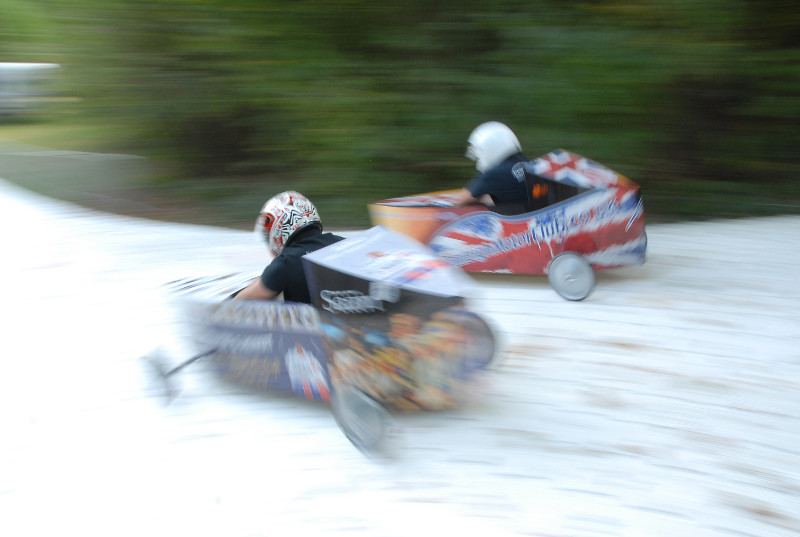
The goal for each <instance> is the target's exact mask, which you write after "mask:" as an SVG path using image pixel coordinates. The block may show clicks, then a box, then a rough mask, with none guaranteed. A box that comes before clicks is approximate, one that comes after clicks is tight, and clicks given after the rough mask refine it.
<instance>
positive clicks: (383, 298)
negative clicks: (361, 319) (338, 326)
mask: <svg viewBox="0 0 800 537" xmlns="http://www.w3.org/2000/svg"><path fill="white" fill-rule="evenodd" d="M369 290H370V292H369V295H365V294H364V293H362V292H361V291H355V290H346V291H329V290H323V291H321V292H320V298H321V299H322V300H323V304H322V308H323V309H324V310H326V311H330V312H331V313H334V314H336V313H370V312H373V311H384V308H383V303H384V302H397V301H398V300H400V289H398V288H397V287H395V286H392V285H387V284H385V283H383V282H371V283H370V286H369Z"/></svg>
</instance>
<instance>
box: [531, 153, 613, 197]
mask: <svg viewBox="0 0 800 537" xmlns="http://www.w3.org/2000/svg"><path fill="white" fill-rule="evenodd" d="M529 169H531V171H532V172H533V173H535V174H536V175H540V176H542V177H547V178H549V179H554V180H556V181H558V182H560V183H565V184H568V185H573V186H579V187H583V188H597V187H605V186H614V185H616V184H617V183H618V181H619V180H620V179H624V178H623V177H622V176H621V175H619V174H618V173H616V172H615V171H613V170H611V169H610V168H607V167H605V166H603V165H602V164H598V163H597V162H594V161H593V160H589V159H587V158H585V157H582V156H580V155H576V154H575V153H570V152H569V151H565V150H563V149H557V150H555V151H552V152H550V153H548V154H547V155H544V156H543V157H539V158H537V159H535V160H533V161H532V162H531V163H530V164H529Z"/></svg>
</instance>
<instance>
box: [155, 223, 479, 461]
mask: <svg viewBox="0 0 800 537" xmlns="http://www.w3.org/2000/svg"><path fill="white" fill-rule="evenodd" d="M303 263H304V268H305V271H306V274H307V277H308V281H309V284H310V290H311V295H312V297H313V300H314V304H313V305H311V304H299V303H291V302H282V301H256V300H230V299H229V298H230V296H231V295H232V294H235V292H237V291H238V290H239V289H241V288H242V287H244V286H245V285H246V284H247V283H249V282H250V281H251V279H252V277H253V276H254V275H253V274H250V275H243V274H231V275H225V276H219V277H204V278H193V279H182V280H178V281H174V282H171V283H170V284H169V285H168V288H169V291H170V295H171V296H172V298H174V300H175V304H176V306H177V311H178V312H179V313H180V316H181V320H182V321H183V322H184V323H185V328H186V330H184V334H183V335H186V336H188V337H187V338H186V339H187V341H186V342H187V343H188V344H189V346H190V347H193V348H194V351H195V352H196V354H194V356H193V357H192V358H190V359H189V360H187V361H185V362H183V363H182V364H180V365H178V366H177V367H173V368H172V369H167V368H166V367H164V365H163V364H159V363H158V362H157V361H156V362H155V363H154V364H153V365H155V366H156V367H157V368H158V369H159V374H160V375H161V377H162V378H163V379H169V378H170V377H171V376H172V375H173V374H175V373H177V372H178V371H179V370H181V369H182V368H183V367H185V366H186V365H188V364H189V363H192V362H194V361H196V360H198V359H200V358H202V357H206V356H208V357H209V360H210V363H211V364H212V369H213V370H214V371H215V372H216V373H218V374H219V375H221V376H222V377H223V378H224V379H226V380H228V381H232V382H234V383H236V384H239V385H242V386H245V387H247V388H251V389H256V390H266V391H284V392H288V393H293V394H295V395H297V396H299V397H302V398H305V399H313V400H319V401H323V402H327V403H330V404H331V406H332V409H333V415H334V418H335V420H336V422H337V423H338V425H339V426H340V428H341V429H342V431H343V432H344V434H345V435H346V436H347V438H348V439H349V440H350V441H351V442H352V443H353V444H354V445H355V446H356V447H357V448H359V449H360V450H362V451H364V452H368V453H372V452H380V451H381V450H382V448H383V447H384V444H385V438H386V430H387V424H388V423H390V421H393V420H390V413H393V412H402V411H407V410H421V409H422V410H438V409H447V408H453V407H455V406H457V405H458V403H459V401H464V400H465V398H468V397H469V396H470V385H471V382H472V381H473V380H474V379H473V376H474V375H475V374H476V373H478V372H480V371H481V370H482V369H483V368H485V367H486V366H487V365H488V364H489V363H490V361H491V360H492V358H493V356H494V351H495V340H494V336H493V334H492V331H491V330H490V328H489V326H488V325H487V324H486V322H485V321H484V320H483V319H481V317H480V316H478V315H476V314H475V313H473V312H471V311H469V310H468V309H467V308H466V307H465V298H464V296H463V292H464V291H465V290H466V289H467V288H468V287H469V286H470V285H471V281H470V278H469V277H468V276H467V275H466V274H465V273H464V272H463V271H461V270H460V269H458V268H456V267H453V266H452V265H449V264H447V263H444V262H442V261H441V260H439V259H437V258H436V257H434V256H432V254H431V253H430V252H429V251H428V250H427V249H426V248H424V247H423V246H422V245H420V244H419V243H417V242H415V241H413V240H411V239H409V238H408V237H406V236H404V235H401V234H399V233H395V232H392V231H389V230H386V229H385V228H382V227H374V228H372V229H370V230H368V231H365V232H362V233H360V234H358V235H356V236H354V237H351V238H347V239H345V240H343V241H340V242H338V243H336V244H334V245H331V246H329V247H327V248H323V249H322V250H318V251H316V252H312V253H310V254H307V255H306V256H305V257H304V258H303Z"/></svg>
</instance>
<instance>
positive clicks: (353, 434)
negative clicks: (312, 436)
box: [331, 387, 389, 454]
mask: <svg viewBox="0 0 800 537" xmlns="http://www.w3.org/2000/svg"><path fill="white" fill-rule="evenodd" d="M331 406H332V407H333V415H334V417H335V418H336V422H337V423H338V424H339V427H340V428H341V429H342V432H344V435H345V436H346V437H347V439H348V440H350V442H352V444H353V445H354V446H355V447H357V448H358V449H359V450H360V451H363V452H365V453H371V454H374V453H378V452H380V451H381V450H382V448H383V443H384V440H385V438H386V431H387V429H388V426H389V413H388V412H387V411H386V409H385V408H383V406H382V405H381V404H380V403H379V402H378V401H376V400H375V399H373V398H372V397H370V396H369V395H367V394H366V393H364V392H362V391H361V390H359V389H357V388H352V387H346V388H341V389H338V390H336V391H334V392H333V396H332V400H331Z"/></svg>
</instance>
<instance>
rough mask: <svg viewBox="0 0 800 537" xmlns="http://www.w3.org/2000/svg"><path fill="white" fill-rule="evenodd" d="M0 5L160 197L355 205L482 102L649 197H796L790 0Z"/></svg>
mask: <svg viewBox="0 0 800 537" xmlns="http://www.w3.org/2000/svg"><path fill="white" fill-rule="evenodd" d="M4 4H6V6H5V8H4V16H3V19H2V20H0V51H2V52H4V55H5V56H6V57H8V56H10V55H12V54H13V55H14V57H17V58H20V57H22V60H20V61H48V62H51V61H56V62H59V63H62V64H63V65H64V66H66V68H67V69H66V73H67V77H68V78H67V80H66V87H67V88H68V91H70V92H71V93H72V94H74V95H76V96H79V97H80V99H81V100H80V106H79V107H78V109H76V110H75V111H74V116H73V119H74V117H80V118H81V119H82V120H94V121H97V122H99V123H102V124H105V125H107V126H108V127H109V139H110V140H114V141H116V143H118V144H119V145H120V146H124V147H125V148H126V149H127V150H128V151H137V152H139V153H140V154H145V155H149V156H153V157H157V158H160V159H164V160H167V161H169V162H172V163H173V164H174V168H173V169H174V172H173V173H172V174H170V175H169V176H167V177H159V178H157V181H156V182H158V184H159V185H160V186H161V187H163V188H164V189H166V190H169V189H170V187H171V188H173V189H174V190H175V192H181V193H182V195H186V196H193V195H197V196H200V197H202V196H203V195H204V194H203V192H205V195H206V197H209V198H213V201H214V202H215V203H224V202H225V200H226V199H228V198H230V199H233V198H236V197H237V196H243V195H245V193H246V196H247V197H248V198H250V199H252V198H255V199H256V200H258V202H257V203H255V205H259V203H260V201H261V200H263V199H265V198H266V197H269V196H270V195H271V194H273V193H275V192H277V191H279V190H281V189H285V188H296V189H298V190H301V191H303V192H304V193H306V194H308V195H309V196H310V197H312V199H314V200H315V201H317V203H318V204H322V205H325V211H324V212H325V213H327V214H328V215H330V216H329V220H331V219H332V220H333V221H334V222H336V223H337V224H346V223H352V224H357V225H363V223H364V222H365V221H366V210H365V208H364V204H365V203H367V202H369V201H373V200H376V199H381V198H385V197H388V196H395V195H403V194H411V193H417V192H422V191H430V190H440V189H445V188H455V187H459V186H461V185H462V184H463V183H464V182H465V181H466V180H467V179H468V178H469V176H470V175H471V174H472V173H473V170H472V169H471V165H472V164H471V162H470V161H468V160H466V159H465V158H464V157H463V154H464V144H465V140H466V137H467V135H468V134H469V132H470V130H471V129H472V128H473V127H475V126H476V125H477V124H479V123H481V122H483V121H486V120H490V119H494V120H499V121H503V122H505V123H507V124H508V125H509V126H511V127H512V129H514V130H515V132H516V133H517V135H518V136H519V138H520V140H521V141H522V144H523V148H524V150H525V153H526V154H527V155H528V156H529V157H536V156H539V155H541V154H543V153H545V152H547V151H550V150H552V149H554V148H557V147H562V148H565V149H569V150H571V151H574V152H577V153H580V154H583V155H585V156H588V157H590V158H593V159H595V160H597V161H599V162H602V163H604V164H606V165H608V166H610V167H612V168H614V169H615V170H617V171H619V172H620V173H623V174H625V175H627V176H629V177H631V178H633V179H634V180H636V181H637V182H639V183H640V184H641V185H642V186H643V193H644V195H645V201H646V204H647V207H648V213H649V214H650V216H651V217H656V218H687V217H691V218H694V217H698V216H736V215H741V214H769V213H773V212H786V211H787V210H788V211H792V206H794V207H796V206H797V204H798V197H799V196H798V192H799V191H800V187H799V186H798V171H799V170H800V158H799V157H798V150H797V149H798V146H799V145H800V128H798V125H800V61H799V60H800V9H798V7H799V6H798V3H797V2H791V1H785V0H638V1H635V2H634V1H628V2H625V1H614V0H587V1H569V0H497V1H493V2H485V1H483V2H477V1H475V0H381V1H372V2H368V1H365V0H293V1H285V0H158V1H154V0H102V1H101V0H80V1H78V2H68V1H66V0H4ZM204 184H205V185H213V188H211V187H208V188H205V189H204V188H203V187H202V185H204ZM209 192H210V193H211V194H209ZM782 206H783V208H781V207H782ZM257 209H258V207H253V208H250V209H249V210H250V212H253V211H257ZM795 211H796V209H795ZM250 216H252V215H251V214H247V218H250Z"/></svg>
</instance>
